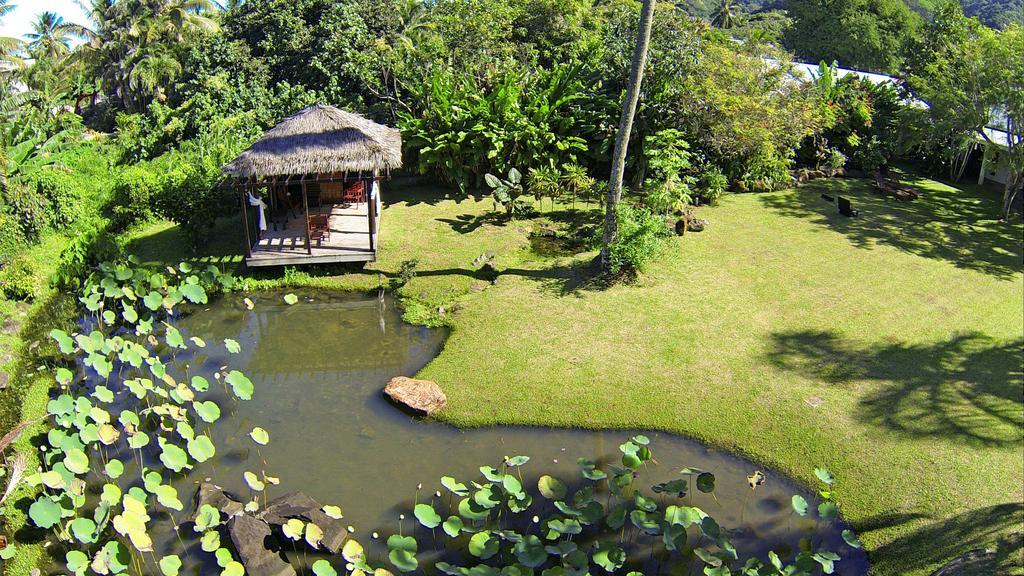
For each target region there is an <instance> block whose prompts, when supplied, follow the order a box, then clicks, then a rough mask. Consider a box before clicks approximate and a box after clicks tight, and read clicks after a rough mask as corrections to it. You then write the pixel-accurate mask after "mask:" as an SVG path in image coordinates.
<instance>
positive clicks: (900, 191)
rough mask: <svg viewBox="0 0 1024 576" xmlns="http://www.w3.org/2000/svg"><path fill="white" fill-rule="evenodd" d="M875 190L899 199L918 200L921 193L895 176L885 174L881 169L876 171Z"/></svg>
mask: <svg viewBox="0 0 1024 576" xmlns="http://www.w3.org/2000/svg"><path fill="white" fill-rule="evenodd" d="M875 190H877V191H878V192H879V193H880V194H883V195H885V196H892V197H894V198H896V199H897V200H916V199H917V197H918V196H920V195H921V193H920V192H918V191H917V190H915V189H913V188H911V187H910V186H907V185H906V184H904V183H902V182H900V181H899V179H898V178H896V177H895V176H892V175H891V174H888V175H887V174H884V173H882V172H881V171H879V172H875Z"/></svg>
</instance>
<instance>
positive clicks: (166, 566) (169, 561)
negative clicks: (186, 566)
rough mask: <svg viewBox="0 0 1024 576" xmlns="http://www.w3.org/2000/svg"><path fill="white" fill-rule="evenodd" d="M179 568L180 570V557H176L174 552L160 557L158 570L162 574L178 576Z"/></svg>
mask: <svg viewBox="0 0 1024 576" xmlns="http://www.w3.org/2000/svg"><path fill="white" fill-rule="evenodd" d="M179 570H181V558H178V556H177V555H176V554H171V555H170V556H164V557H163V558H161V559H160V572H161V573H162V574H163V575H164V576H178V571H179Z"/></svg>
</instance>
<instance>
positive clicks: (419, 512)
mask: <svg viewBox="0 0 1024 576" xmlns="http://www.w3.org/2000/svg"><path fill="white" fill-rule="evenodd" d="M413 514H414V515H415V516H416V519H417V520H419V521H420V524H422V525H423V526H425V527H427V528H430V529H431V530H432V529H434V528H437V527H438V526H439V525H440V524H441V520H442V518H441V517H440V516H439V515H438V514H437V512H436V511H434V507H433V506H431V505H430V504H417V505H416V508H414V509H413Z"/></svg>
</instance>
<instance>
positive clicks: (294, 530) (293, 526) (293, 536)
mask: <svg viewBox="0 0 1024 576" xmlns="http://www.w3.org/2000/svg"><path fill="white" fill-rule="evenodd" d="M247 474H250V472H247ZM246 481H248V479H246ZM305 527H306V524H305V522H303V521H302V520H299V519H298V518H289V519H288V521H287V522H285V523H284V525H283V526H281V531H282V532H284V535H285V536H286V537H288V538H289V539H290V540H301V539H302V532H303V530H304V529H305Z"/></svg>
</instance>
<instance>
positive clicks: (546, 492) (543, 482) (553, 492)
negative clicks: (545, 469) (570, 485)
mask: <svg viewBox="0 0 1024 576" xmlns="http://www.w3.org/2000/svg"><path fill="white" fill-rule="evenodd" d="M537 489H538V490H540V494H541V496H543V497H545V498H547V499H548V500H562V499H564V498H565V493H566V487H565V484H563V483H562V481H561V480H559V479H558V478H554V477H552V476H548V475H547V474H545V475H543V476H541V477H540V479H538V480H537Z"/></svg>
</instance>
